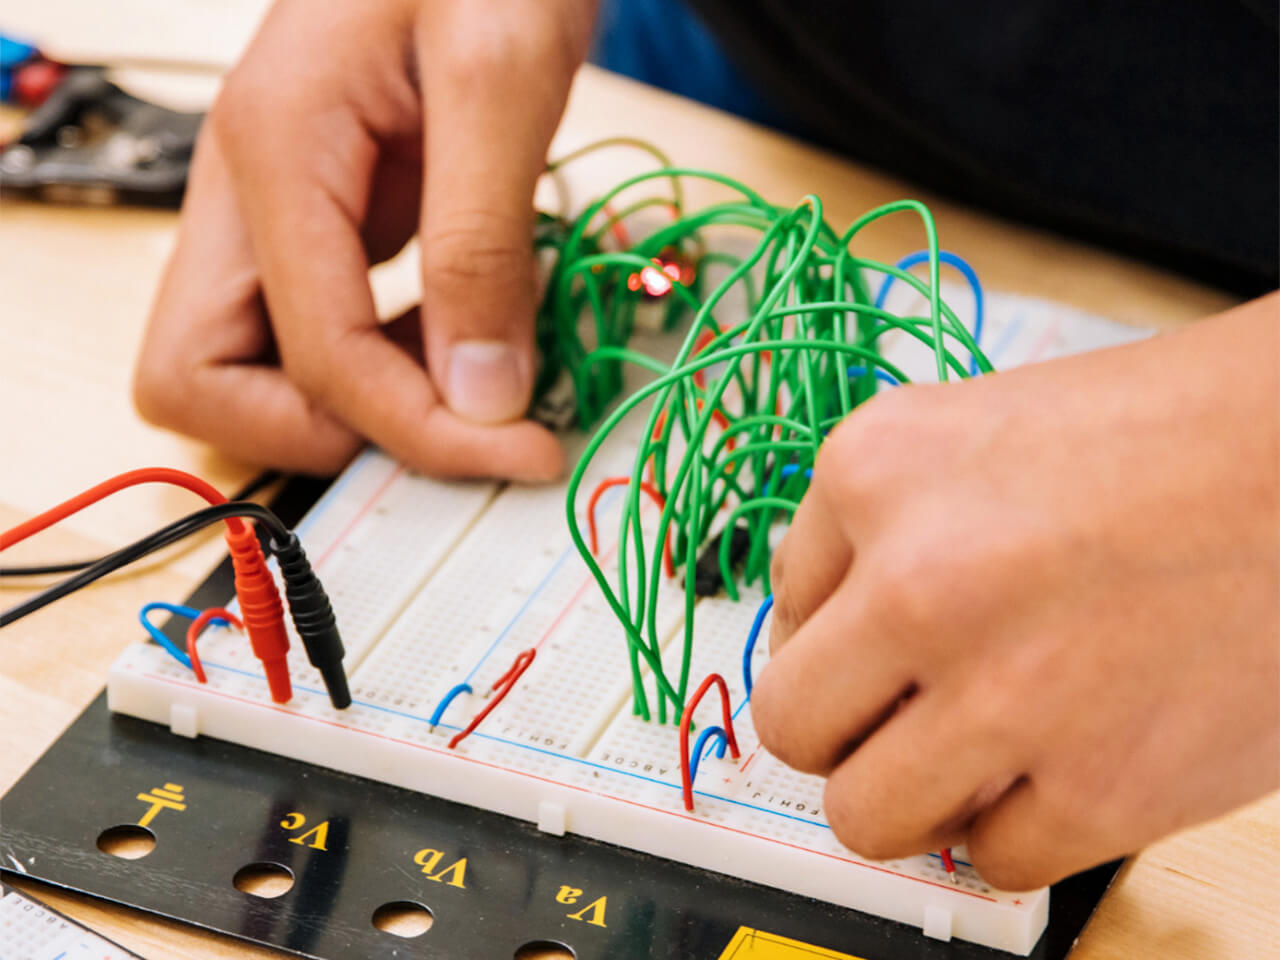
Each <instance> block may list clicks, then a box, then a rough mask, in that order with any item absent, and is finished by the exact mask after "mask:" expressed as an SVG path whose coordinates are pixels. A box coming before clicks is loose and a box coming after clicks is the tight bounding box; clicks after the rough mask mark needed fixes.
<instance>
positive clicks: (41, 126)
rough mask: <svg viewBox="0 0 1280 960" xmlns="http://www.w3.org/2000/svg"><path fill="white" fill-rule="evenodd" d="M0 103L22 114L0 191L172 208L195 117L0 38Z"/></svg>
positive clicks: (1, 158)
mask: <svg viewBox="0 0 1280 960" xmlns="http://www.w3.org/2000/svg"><path fill="white" fill-rule="evenodd" d="M0 99H3V100H5V101H7V102H11V103H16V104H18V105H19V106H21V107H25V108H28V109H30V110H31V113H30V114H28V115H27V116H26V117H25V119H24V120H23V121H22V123H21V127H20V133H19V135H18V136H17V137H16V139H15V140H14V141H13V142H12V143H10V144H8V145H6V146H5V147H4V149H3V150H2V151H0V192H3V193H4V194H6V195H18V196H23V197H28V198H35V199H42V200H47V201H51V202H55V203H87V204H112V203H127V204H140V205H146V206H163V207H177V206H178V205H179V204H181V202H182V194H183V191H184V190H185V188H186V184H187V172H188V170H189V168H190V165H191V153H192V150H193V149H194V147H195V139H196V132H197V130H198V129H199V127H200V121H201V120H202V119H203V117H204V115H203V114H200V113H185V112H180V111H177V110H170V109H168V108H166V107H162V106H159V105H157V104H154V103H150V102H148V101H146V100H142V99H139V98H138V97H135V96H133V95H131V94H129V93H126V92H125V91H124V90H122V89H121V88H120V87H119V86H117V85H116V84H115V83H113V82H111V80H110V79H109V78H108V76H107V71H106V69H105V68H103V67H99V66H67V65H64V64H61V63H55V62H54V61H52V60H49V59H46V58H45V57H43V56H41V54H40V52H39V51H38V50H36V49H35V47H33V46H32V45H30V44H27V43H24V42H21V41H19V40H16V39H14V38H11V37H5V36H3V35H0Z"/></svg>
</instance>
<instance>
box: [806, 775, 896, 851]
mask: <svg viewBox="0 0 1280 960" xmlns="http://www.w3.org/2000/svg"><path fill="white" fill-rule="evenodd" d="M823 804H824V806H825V807H826V813H827V823H829V824H830V825H831V831H832V833H834V834H835V836H836V839H837V840H839V841H840V842H841V843H843V844H844V845H845V846H846V847H848V848H849V849H850V850H852V851H853V852H854V853H856V854H858V855H859V856H861V857H866V858H867V859H868V860H888V859H890V858H892V857H894V856H897V855H898V854H899V853H900V852H901V851H900V850H898V849H897V848H896V847H895V845H894V844H893V842H892V838H891V837H889V836H888V834H887V833H886V832H885V831H884V830H882V829H880V828H879V827H878V826H877V825H878V824H879V823H880V821H881V818H880V817H878V816H876V815H875V811H874V810H870V809H868V808H867V804H866V803H865V802H863V800H862V798H860V797H859V796H858V795H857V793H856V792H855V791H853V790H851V789H849V788H848V787H847V786H844V785H839V784H837V782H836V781H835V780H828V781H827V785H826V788H825V790H824V791H823Z"/></svg>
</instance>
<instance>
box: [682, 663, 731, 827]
mask: <svg viewBox="0 0 1280 960" xmlns="http://www.w3.org/2000/svg"><path fill="white" fill-rule="evenodd" d="M713 683H714V684H715V685H716V687H717V688H719V690H720V716H721V721H720V723H721V726H723V727H724V740H725V743H726V744H728V747H729V756H731V757H733V759H735V760H737V759H738V738H737V737H735V736H734V734H733V709H732V707H731V706H730V704H729V688H728V687H727V686H726V685H725V682H724V677H722V676H720V674H718V673H712V674H709V675H708V676H707V679H705V680H703V681H702V685H701V686H700V687H698V690H697V692H696V693H694V695H693V697H692V698H690V700H689V702H688V703H687V704H685V708H684V713H683V714H682V715H681V717H680V783H681V785H682V786H683V788H684V808H685V809H686V810H688V811H690V812H692V810H693V777H692V776H690V774H689V726H690V725H691V724H692V723H693V711H694V710H696V709H697V708H698V702H699V701H700V700H701V699H702V696H703V694H705V693H706V692H707V691H708V690H709V689H711V685H712V684H713Z"/></svg>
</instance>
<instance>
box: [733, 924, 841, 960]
mask: <svg viewBox="0 0 1280 960" xmlns="http://www.w3.org/2000/svg"><path fill="white" fill-rule="evenodd" d="M720 960H862V958H861V957H855V956H854V955H853V954H851V953H836V951H834V950H826V949H823V948H822V947H815V946H814V945H813V944H810V943H801V942H800V941H799V940H790V939H788V938H787V937H780V936H778V935H777V934H774V933H765V932H764V931H763V930H753V929H751V928H750V927H739V928H738V932H737V933H735V934H734V935H733V939H732V940H730V941H729V945H728V946H727V947H725V948H724V953H722V954H720Z"/></svg>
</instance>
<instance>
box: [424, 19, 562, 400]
mask: <svg viewBox="0 0 1280 960" xmlns="http://www.w3.org/2000/svg"><path fill="white" fill-rule="evenodd" d="M555 6H556V4H554V3H553V4H545V6H544V5H543V3H542V2H540V0H533V2H523V3H522V2H518V0H499V2H496V3H495V2H493V0H463V2H444V3H438V4H431V5H428V9H429V10H430V11H431V12H430V13H429V14H428V15H427V16H426V19H425V21H424V22H423V23H422V24H421V25H420V27H419V38H420V42H419V45H418V46H419V51H420V54H419V56H420V69H421V83H422V85H423V90H422V99H423V103H424V105H425V112H426V118H425V122H424V125H423V126H424V135H425V138H426V143H425V149H424V157H425V163H426V172H425V175H424V179H425V186H424V190H423V210H422V225H421V231H420V235H421V242H422V281H423V300H422V303H423V335H424V338H425V351H426V358H427V369H428V371H429V372H430V374H431V378H432V380H433V381H434V382H435V384H436V386H437V388H438V389H439V391H440V393H441V394H442V395H443V396H444V398H445V400H446V402H447V403H448V405H449V406H450V407H451V408H452V409H453V410H454V411H455V412H456V413H457V414H458V415H459V416H462V417H465V418H467V419H470V420H473V421H477V422H481V423H498V422H502V421H507V420H514V419H517V418H520V417H522V416H523V415H524V413H525V411H526V410H527V408H528V405H529V401H530V393H531V391H532V385H533V378H534V372H535V358H534V296H535V292H534V291H535V278H534V269H535V267H534V256H533V232H532V231H533V192H534V187H535V186H536V183H537V179H538V176H539V175H540V174H541V172H542V168H543V166H544V164H545V161H546V154H547V149H548V147H549V145H550V141H551V136H552V134H553V133H554V132H555V127H556V124H557V122H558V121H559V117H560V113H561V111H562V110H563V109H564V103H565V100H566V98H567V96H568V90H569V84H570V81H571V78H572V75H573V70H574V69H575V68H576V66H577V63H576V61H575V59H574V56H573V55H572V53H571V50H572V45H571V44H566V43H565V42H564V39H563V38H561V37H559V36H558V30H559V24H558V23H557V18H556V17H555V16H554V15H552V14H551V13H550V12H549V9H550V8H554V7H555ZM513 8H521V9H513Z"/></svg>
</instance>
